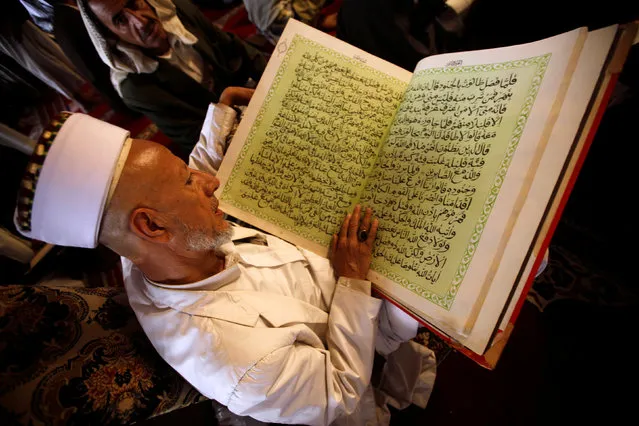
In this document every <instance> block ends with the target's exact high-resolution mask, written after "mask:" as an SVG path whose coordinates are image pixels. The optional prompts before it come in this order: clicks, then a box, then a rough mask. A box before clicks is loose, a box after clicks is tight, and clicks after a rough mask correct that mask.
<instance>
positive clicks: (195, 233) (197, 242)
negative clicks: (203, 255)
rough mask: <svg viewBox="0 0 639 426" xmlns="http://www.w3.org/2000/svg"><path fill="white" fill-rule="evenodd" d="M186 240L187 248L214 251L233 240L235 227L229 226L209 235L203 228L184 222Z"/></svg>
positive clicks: (197, 250) (198, 250)
mask: <svg viewBox="0 0 639 426" xmlns="http://www.w3.org/2000/svg"><path fill="white" fill-rule="evenodd" d="M182 227H183V229H184V236H185V241H186V248H187V250H189V251H196V252H202V251H212V250H215V251H217V249H219V247H220V246H222V245H223V244H225V243H228V242H229V241H231V237H232V236H233V228H231V226H228V227H227V228H226V229H225V230H223V231H221V232H219V233H218V234H217V235H215V236H211V235H208V234H207V233H206V232H205V231H204V230H203V229H201V228H197V227H191V226H189V225H186V224H184V223H183V224H182Z"/></svg>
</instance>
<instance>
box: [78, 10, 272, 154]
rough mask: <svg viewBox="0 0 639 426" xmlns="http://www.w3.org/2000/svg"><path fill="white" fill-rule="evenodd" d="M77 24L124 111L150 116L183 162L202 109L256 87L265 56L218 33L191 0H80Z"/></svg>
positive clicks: (234, 39) (191, 145)
mask: <svg viewBox="0 0 639 426" xmlns="http://www.w3.org/2000/svg"><path fill="white" fill-rule="evenodd" d="M78 6H79V8H80V12H81V13H82V18H83V20H84V23H85V25H86V27H87V30H88V32H89V35H90V36H91V39H92V41H93V44H94V46H95V48H96V50H97V51H98V54H99V55H100V57H101V58H102V60H103V61H104V63H106V64H107V65H108V66H109V67H110V68H111V81H112V83H113V86H114V87H115V89H116V91H117V92H118V93H119V94H120V96H121V97H122V99H123V100H124V103H125V104H126V105H127V106H128V107H129V108H131V109H132V110H134V111H138V112H141V113H142V114H145V115H146V116H148V117H149V118H150V119H151V120H152V121H153V122H154V123H155V124H156V125H157V126H158V128H159V129H160V130H161V131H162V132H163V133H164V134H166V135H167V136H168V137H170V138H171V139H172V141H173V142H174V143H175V144H177V145H178V148H177V149H176V150H175V151H176V152H177V154H178V155H179V156H180V157H182V158H184V159H185V158H186V157H187V156H188V154H189V152H190V151H191V149H192V148H193V145H194V144H195V142H197V140H198V135H199V132H200V128H201V127H202V123H203V122H204V117H205V115H206V111H207V108H208V105H209V104H210V103H211V102H217V101H218V99H219V96H220V94H221V93H222V91H223V90H224V89H225V88H226V87H228V86H243V85H245V84H247V82H249V79H252V80H254V81H257V80H259V78H260V77H261V75H262V72H263V70H264V67H265V65H266V60H265V58H264V56H263V55H262V54H261V53H260V52H259V51H257V50H256V49H254V48H253V47H251V46H249V45H247V44H246V43H244V42H243V41H242V40H240V39H239V38H237V37H236V36H234V35H232V34H229V33H225V32H223V31H220V30H219V29H217V28H215V27H214V26H213V25H212V24H211V22H209V21H208V20H207V19H206V18H205V17H204V15H203V14H202V13H201V12H200V11H199V9H198V8H197V7H196V6H195V5H193V4H192V3H191V2H190V1H189V0H173V1H172V0H130V1H126V0H80V1H78Z"/></svg>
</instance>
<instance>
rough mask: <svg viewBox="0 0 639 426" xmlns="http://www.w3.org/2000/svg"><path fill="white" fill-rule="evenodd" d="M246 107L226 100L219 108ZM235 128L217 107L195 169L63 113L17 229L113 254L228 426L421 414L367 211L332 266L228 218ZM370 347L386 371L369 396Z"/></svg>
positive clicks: (153, 334)
mask: <svg viewBox="0 0 639 426" xmlns="http://www.w3.org/2000/svg"><path fill="white" fill-rule="evenodd" d="M229 93H230V95H229ZM250 96H251V92H250V91H248V90H246V89H233V90H230V89H229V92H227V93H225V94H224V96H223V97H222V99H223V100H224V102H226V103H228V104H242V103H246V102H248V99H249V98H250ZM235 118H236V117H235V110H234V109H233V108H230V107H229V106H227V105H224V104H217V105H211V107H210V109H209V114H208V116H207V120H209V122H210V123H209V124H210V125H209V126H206V128H207V129H214V131H213V133H212V134H206V135H204V136H205V137H203V138H202V142H201V143H200V144H199V145H198V147H197V148H196V149H195V150H194V151H193V154H192V156H191V165H192V166H194V167H197V168H199V170H198V169H197V168H192V167H187V165H186V164H185V163H183V162H182V161H181V160H180V159H179V158H177V157H175V156H173V155H172V154H171V153H170V152H169V151H168V150H167V149H166V148H164V147H162V146H160V145H157V144H154V143H152V142H149V141H144V140H132V139H130V138H129V134H128V132H126V131H124V130H122V129H120V128H117V127H115V126H112V125H110V124H107V123H104V122H101V121H98V120H96V119H93V118H91V117H88V116H85V115H81V114H74V115H68V114H67V115H66V116H65V117H64V118H63V119H61V120H59V121H57V122H55V123H54V124H53V127H52V128H50V129H48V130H47V131H45V132H44V133H43V136H42V138H41V140H40V141H39V143H38V146H37V148H36V150H35V152H34V154H33V158H32V161H31V163H30V165H29V166H28V169H27V172H26V174H25V180H24V182H23V185H22V189H21V193H20V195H19V200H18V201H19V202H18V207H17V209H16V215H15V222H16V226H17V227H18V229H19V230H20V231H21V232H22V233H24V234H25V235H26V236H28V237H30V238H34V239H38V240H43V241H48V242H51V243H54V244H61V245H70V246H79V247H96V246H97V245H98V243H102V244H104V245H106V246H108V247H110V248H111V249H113V250H114V251H116V252H117V253H118V254H120V255H121V256H123V270H124V277H125V286H126V291H127V294H128V298H129V302H130V304H131V307H132V308H133V310H134V311H135V313H136V315H137V318H138V320H139V321H140V324H141V325H142V328H143V329H144V331H145V333H146V334H147V336H148V337H149V339H150V340H151V342H152V343H153V345H154V347H155V348H156V349H157V351H158V352H159V354H160V355H161V356H162V358H164V359H165V360H166V362H168V363H169V364H170V365H171V366H172V367H173V368H175V369H176V370H177V371H178V372H179V373H180V374H181V375H182V376H183V377H184V378H185V379H186V380H188V381H189V382H190V383H191V384H192V385H193V386H194V387H195V388H197V389H198V390H199V391H200V392H201V393H202V394H204V395H205V396H207V397H209V398H212V399H215V400H216V401H218V402H219V403H221V404H224V405H226V406H227V407H228V408H229V409H230V410H231V411H232V412H234V413H236V414H238V415H242V416H244V415H248V416H251V417H254V418H255V419H257V420H260V421H264V422H277V423H291V424H311V425H328V424H350V425H369V424H370V425H377V424H388V422H389V412H388V410H387V409H385V405H386V403H390V404H392V405H394V406H395V407H398V408H403V407H405V406H407V405H408V404H410V403H411V402H414V403H418V404H419V405H422V406H423V405H425V403H426V402H427V400H428V396H429V394H430V390H431V388H432V384H433V381H434V378H435V359H434V354H433V353H432V352H431V351H430V350H429V349H427V348H426V347H424V346H421V345H418V344H417V343H415V342H412V341H410V342H406V341H408V340H409V339H410V338H412V337H414V335H415V333H416V330H417V324H416V323H415V321H413V320H412V319H411V318H409V317H408V316H406V315H405V314H403V313H402V312H401V311H399V310H398V309H397V308H394V307H393V306H392V305H390V304H386V303H382V301H381V300H378V299H375V298H373V297H371V295H370V291H371V288H370V282H368V281H366V275H367V272H368V269H369V264H370V256H371V248H372V245H373V241H374V239H375V234H376V230H377V220H376V219H374V218H373V215H372V212H371V210H370V209H366V210H365V211H361V209H360V207H359V206H356V207H355V208H354V210H353V212H352V214H349V215H347V217H346V219H345V220H344V223H343V225H342V227H341V229H340V230H338V234H336V235H335V238H334V239H333V243H332V250H331V256H330V260H329V259H324V258H321V257H319V256H317V255H314V254H313V253H311V252H309V251H306V250H304V249H300V248H297V247H295V246H293V245H291V244H289V243H287V242H285V241H282V240H280V239H279V238H276V237H273V236H271V235H267V234H264V233H262V232H260V231H257V230H254V229H248V228H243V227H239V226H234V225H232V224H231V223H229V222H227V221H226V220H225V216H224V213H223V212H222V211H221V210H219V208H218V200H217V198H216V197H215V195H214V194H215V191H216V189H217V188H218V185H219V181H218V180H217V179H216V177H215V176H213V175H212V174H210V173H207V171H210V172H215V169H216V167H217V166H219V162H220V161H221V157H222V153H223V151H224V145H225V144H226V141H227V139H228V138H227V135H228V133H229V131H230V129H231V128H232V124H233V122H234V121H235ZM205 133H207V132H205ZM204 141H206V142H204ZM361 228H366V229H368V230H369V232H368V238H367V239H365V240H364V241H360V240H359V239H358V236H357V234H358V230H359V229H361ZM378 327H379V330H380V332H379V333H378V332H377V330H378ZM403 342H405V343H403ZM376 347H377V349H378V352H380V353H381V354H382V355H384V356H386V357H387V360H386V364H385V365H384V370H383V374H382V379H381V381H380V385H379V386H378V387H377V388H376V389H375V390H373V388H372V387H371V385H370V381H371V372H372V369H373V359H374V353H375V348H376ZM398 348H399V349H398ZM407 370H411V371H407ZM376 401H377V403H378V407H377V408H376V407H375V402H376Z"/></svg>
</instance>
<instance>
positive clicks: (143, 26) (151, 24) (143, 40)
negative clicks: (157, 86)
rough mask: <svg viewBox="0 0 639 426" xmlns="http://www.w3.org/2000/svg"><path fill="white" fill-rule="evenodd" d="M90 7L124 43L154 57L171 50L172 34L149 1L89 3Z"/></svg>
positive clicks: (92, 0)
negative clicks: (161, 22)
mask: <svg viewBox="0 0 639 426" xmlns="http://www.w3.org/2000/svg"><path fill="white" fill-rule="evenodd" d="M89 7H90V8H91V11H92V12H93V14H94V15H95V16H96V17H97V18H98V20H99V21H100V22H101V23H102V24H103V25H104V26H105V27H107V28H108V29H109V30H110V31H111V32H112V33H113V34H115V35H116V36H117V37H118V38H119V39H120V40H122V41H125V42H128V43H130V44H133V45H135V46H139V47H141V48H143V49H145V50H147V51H148V52H149V53H151V54H153V55H163V54H165V53H166V52H167V51H168V50H169V47H170V45H169V39H168V35H167V33H166V31H164V28H162V24H160V19H159V18H158V16H157V14H156V13H155V11H154V10H153V9H152V8H151V6H149V4H148V3H147V2H146V1H145V0H89Z"/></svg>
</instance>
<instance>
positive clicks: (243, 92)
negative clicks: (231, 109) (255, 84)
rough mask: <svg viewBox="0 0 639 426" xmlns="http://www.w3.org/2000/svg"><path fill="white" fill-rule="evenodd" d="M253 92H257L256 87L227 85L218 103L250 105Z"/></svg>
mask: <svg viewBox="0 0 639 426" xmlns="http://www.w3.org/2000/svg"><path fill="white" fill-rule="evenodd" d="M253 93H255V90H254V89H247V88H246V87H227V88H226V89H224V90H223V91H222V94H221V95H220V100H219V101H218V103H220V104H224V105H228V106H234V105H248V103H249V101H250V100H251V97H253Z"/></svg>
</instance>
